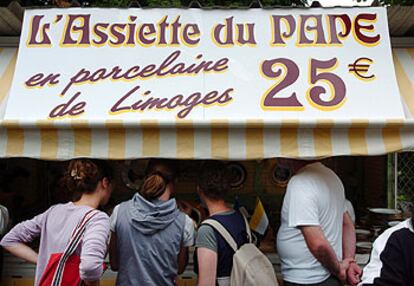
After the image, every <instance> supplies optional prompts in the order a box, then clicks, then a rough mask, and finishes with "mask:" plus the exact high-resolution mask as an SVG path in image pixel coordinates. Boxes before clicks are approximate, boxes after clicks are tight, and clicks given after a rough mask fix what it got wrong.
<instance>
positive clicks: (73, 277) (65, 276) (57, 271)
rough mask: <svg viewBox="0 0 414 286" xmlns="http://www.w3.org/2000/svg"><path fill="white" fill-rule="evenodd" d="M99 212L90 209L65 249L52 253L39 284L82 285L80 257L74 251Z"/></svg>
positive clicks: (41, 285)
mask: <svg viewBox="0 0 414 286" xmlns="http://www.w3.org/2000/svg"><path fill="white" fill-rule="evenodd" d="M97 213H98V211H97V210H90V211H88V212H87V213H86V214H85V215H84V216H83V218H82V219H81V221H80V222H79V223H78V225H77V226H76V228H75V229H74V230H73V232H72V235H71V238H70V240H69V244H68V245H67V246H66V249H65V251H64V252H63V253H53V254H52V255H50V257H49V261H48V263H47V266H46V269H45V271H44V272H43V275H42V277H41V278H40V282H39V286H61V285H62V286H79V285H81V279H80V275H79V264H80V257H79V255H75V254H74V253H75V251H76V249H77V248H78V246H79V244H80V242H81V241H82V237H83V234H84V232H85V229H86V225H87V224H88V222H89V221H90V220H91V219H92V218H93V217H94V216H95V215H96V214H97Z"/></svg>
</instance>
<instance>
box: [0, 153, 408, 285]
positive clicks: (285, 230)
mask: <svg viewBox="0 0 414 286" xmlns="http://www.w3.org/2000/svg"><path fill="white" fill-rule="evenodd" d="M279 164H282V165H284V166H285V167H286V168H289V169H290V170H291V172H292V174H293V176H292V177H291V179H290V181H289V183H288V186H287V190H286V194H285V197H284V201H283V206H282V211H281V226H280V228H279V231H278V234H277V250H278V254H279V257H280V261H281V270H282V279H283V285H286V286H297V285H314V286H318V285H321V286H331V285H332V286H337V285H345V284H347V285H353V286H354V285H361V286H362V285H365V286H366V285H378V286H382V285H384V286H385V285H388V286H389V285H401V286H403V285H404V286H408V285H412V284H413V282H412V281H414V277H413V275H414V274H413V273H414V263H413V260H414V239H413V238H414V229H413V223H412V220H411V219H409V220H406V221H404V222H402V223H400V224H399V225H397V226H395V227H393V228H391V229H388V230H387V231H386V232H385V233H383V234H382V235H381V236H380V237H379V238H378V239H377V241H376V242H375V243H374V248H373V252H372V255H371V261H370V262H369V264H368V265H367V266H366V268H365V269H364V270H362V269H361V268H360V267H359V266H358V264H357V263H356V260H355V228H354V223H353V221H352V219H351V216H350V215H351V214H350V211H349V208H347V204H346V200H345V195H344V186H343V184H342V182H341V180H340V179H339V177H338V176H337V175H336V174H335V173H334V172H333V171H332V170H330V169H329V168H327V167H326V166H325V165H323V164H322V163H320V162H316V161H304V160H288V159H280V160H279ZM228 178H229V174H228V170H227V168H226V165H225V163H223V162H220V161H207V162H205V163H204V164H203V166H202V168H201V170H200V173H199V174H198V179H197V192H198V194H199V196H200V199H201V201H202V202H203V204H204V205H205V206H206V208H207V209H208V214H209V219H212V220H214V221H216V222H218V223H219V224H220V225H221V226H222V227H224V229H225V230H227V232H228V233H229V234H230V236H231V237H232V238H233V239H234V241H235V244H237V248H240V247H241V246H242V245H244V244H246V243H248V240H249V239H250V237H249V235H250V230H249V229H247V227H248V225H247V224H246V223H245V218H244V217H243V214H242V213H241V212H239V211H238V210H235V209H234V208H232V207H230V206H229V205H228V204H227V203H226V201H225V197H226V194H227V193H228V191H229V190H230V184H229V181H228ZM176 179H177V166H176V163H175V162H174V161H173V160H162V159H153V160H150V162H149V164H148V166H147V169H146V176H145V178H144V181H143V184H142V186H141V188H140V189H139V191H138V192H137V193H135V194H134V195H133V197H132V198H131V199H130V200H128V201H125V202H122V203H120V204H119V205H117V206H116V207H115V208H114V210H113V212H112V215H111V217H109V216H108V215H107V214H106V213H105V212H102V211H100V210H98V209H99V207H100V206H103V205H105V204H106V203H107V202H108V200H109V198H110V196H111V193H112V190H113V180H112V170H111V168H110V167H109V166H108V164H107V163H106V162H105V161H99V160H90V159H75V160H72V161H70V162H69V164H68V167H67V170H66V172H65V174H64V177H63V181H64V183H65V184H64V185H65V187H66V188H67V189H68V190H69V191H70V192H71V194H72V201H70V202H68V203H64V204H57V205H54V206H52V207H50V208H49V209H48V210H47V211H45V212H44V213H42V214H39V215H37V216H36V217H34V218H33V219H31V220H27V221H24V222H21V223H19V224H17V225H16V226H15V227H13V228H12V229H11V230H10V231H9V232H8V233H7V234H6V235H5V236H4V237H3V238H2V240H1V242H0V245H1V246H2V247H3V248H5V249H6V250H7V251H9V252H10V253H12V254H13V255H15V256H17V257H20V258H22V259H24V260H26V261H28V262H31V263H34V264H36V276H35V285H36V286H38V285H40V286H46V285H65V286H66V285H67V286H69V285H75V284H70V283H72V282H64V281H75V280H76V279H79V281H82V283H83V284H84V285H87V286H93V285H100V279H101V276H102V274H103V272H104V270H105V264H104V261H105V258H106V255H107V253H109V261H110V267H111V269H112V270H114V271H117V279H116V285H119V286H124V285H154V286H163V285H165V286H168V285H175V284H176V281H177V277H178V275H179V274H181V273H182V272H183V271H184V270H185V268H186V265H187V263H188V256H189V247H190V246H195V249H196V251H195V253H194V264H195V269H194V270H195V272H196V273H197V274H198V285H199V286H214V285H220V286H222V285H230V283H231V282H230V281H231V279H230V276H231V275H232V268H233V256H234V253H235V251H234V248H233V247H232V246H231V245H229V243H228V240H226V239H225V237H223V236H222V235H220V233H219V232H218V231H217V230H216V229H215V228H214V227H212V226H210V225H208V224H201V225H199V226H198V229H197V230H196V229H195V223H194V222H193V220H192V219H191V218H190V217H189V215H188V214H186V213H185V208H183V207H181V208H180V207H179V204H177V202H176V200H175V199H174V194H175V183H176ZM38 237H40V245H39V248H38V251H35V250H34V249H32V248H30V247H29V246H28V243H30V242H31V241H33V240H34V239H36V238H38ZM71 263H72V264H71ZM256 275H257V276H260V275H261V273H260V271H258V273H256ZM75 276H76V279H75ZM65 279H66V280H65ZM65 283H66V284H65ZM67 283H69V284H67ZM264 286H268V285H264Z"/></svg>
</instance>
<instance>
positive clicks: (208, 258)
mask: <svg viewBox="0 0 414 286" xmlns="http://www.w3.org/2000/svg"><path fill="white" fill-rule="evenodd" d="M197 258H198V286H215V285H216V275H217V273H216V269H217V253H216V252H215V251H213V250H210V249H208V248H204V247H200V248H197Z"/></svg>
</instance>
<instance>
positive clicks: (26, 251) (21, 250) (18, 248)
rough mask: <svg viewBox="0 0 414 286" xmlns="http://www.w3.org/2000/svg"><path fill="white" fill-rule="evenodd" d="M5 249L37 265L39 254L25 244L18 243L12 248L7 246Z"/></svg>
mask: <svg viewBox="0 0 414 286" xmlns="http://www.w3.org/2000/svg"><path fill="white" fill-rule="evenodd" d="M4 248H5V249H6V250H7V251H8V252H10V253H11V254H13V255H15V256H17V257H19V258H21V259H24V260H26V261H28V262H30V263H33V264H36V263H37V253H36V252H35V251H34V250H33V249H31V248H30V247H28V246H27V245H26V244H24V243H16V244H14V245H12V246H5V247H4Z"/></svg>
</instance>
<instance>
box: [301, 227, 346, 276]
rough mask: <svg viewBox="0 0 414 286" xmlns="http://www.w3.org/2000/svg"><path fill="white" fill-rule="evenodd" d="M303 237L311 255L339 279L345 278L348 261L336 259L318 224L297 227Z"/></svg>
mask: <svg viewBox="0 0 414 286" xmlns="http://www.w3.org/2000/svg"><path fill="white" fill-rule="evenodd" d="M299 228H300V230H301V231H302V234H303V236H304V238H305V241H306V245H307V246H308V248H309V250H310V252H311V253H312V255H313V256H314V257H315V258H316V259H317V260H318V261H319V262H320V263H321V264H322V266H323V267H325V268H326V269H327V270H328V271H329V272H330V273H332V274H333V275H335V276H337V277H338V278H339V279H341V280H345V279H346V270H347V268H348V264H349V262H348V261H345V262H342V263H341V262H340V261H338V259H337V257H336V254H335V252H334V250H333V248H332V246H331V245H330V244H329V242H328V241H327V240H326V238H325V235H324V233H323V231H322V229H321V228H320V227H319V226H301V227H299Z"/></svg>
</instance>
